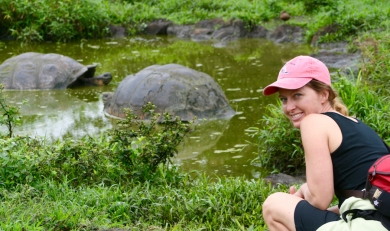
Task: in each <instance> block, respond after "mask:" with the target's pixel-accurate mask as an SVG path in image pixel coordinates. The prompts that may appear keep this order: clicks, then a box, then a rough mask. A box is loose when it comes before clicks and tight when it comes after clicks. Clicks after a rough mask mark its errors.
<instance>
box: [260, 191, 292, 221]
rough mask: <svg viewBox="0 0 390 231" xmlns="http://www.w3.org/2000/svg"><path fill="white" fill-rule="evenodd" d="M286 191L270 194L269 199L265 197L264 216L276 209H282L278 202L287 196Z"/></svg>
mask: <svg viewBox="0 0 390 231" xmlns="http://www.w3.org/2000/svg"><path fill="white" fill-rule="evenodd" d="M285 195H286V193H282V192H277V193H273V194H271V195H269V196H268V197H267V199H265V201H264V203H263V207H262V210H263V216H264V217H265V216H268V215H269V214H270V213H272V211H273V210H274V209H280V208H279V206H277V204H278V203H280V200H281V199H282V198H283V197H285Z"/></svg>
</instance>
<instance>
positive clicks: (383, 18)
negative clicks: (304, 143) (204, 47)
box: [0, 0, 390, 42]
mask: <svg viewBox="0 0 390 231" xmlns="http://www.w3.org/2000/svg"><path fill="white" fill-rule="evenodd" d="M362 9H364V10H362ZM282 10H286V11H287V12H288V13H289V14H290V15H292V16H293V18H296V19H292V20H290V21H289V22H288V23H290V24H295V25H300V26H302V27H304V28H306V29H307V39H308V41H310V40H311V38H312V37H313V36H314V34H315V33H316V32H317V31H318V30H320V29H322V28H324V27H326V26H333V27H335V28H337V31H333V32H334V33H324V38H323V39H325V40H328V41H329V40H340V39H345V38H346V37H349V36H351V35H355V34H356V33H360V32H364V31H373V30H378V29H383V28H384V27H388V26H389V20H388V18H387V16H388V13H389V11H390V6H389V5H388V2H387V1H386V0H378V1H375V4H372V1H370V0H360V1H352V0H350V1H341V2H340V1H336V0H326V1H319V0H299V1H293V2H291V1H288V0H281V1H276V0H254V1H250V0H240V1H236V0H197V1H190V0H185V1H176V0H163V1H156V0H77V1H73V0H72V1H71V0H58V1H50V0H33V1H27V0H12V1H11V0H1V1H0V18H1V19H2V20H1V21H0V31H1V34H0V37H8V36H13V37H15V38H17V39H20V40H22V41H26V42H31V41H42V40H53V41H69V40H74V39H89V38H102V37H105V36H107V35H108V34H109V30H108V26H109V25H123V26H125V27H126V28H127V29H129V31H130V33H137V32H139V31H140V30H142V28H143V26H144V25H145V23H148V22H151V21H153V20H159V19H166V20H170V21H172V22H173V23H176V24H193V23H196V22H198V21H200V20H204V19H211V18H224V19H240V20H243V21H244V22H245V23H246V25H247V26H248V28H251V27H252V26H254V25H266V26H269V25H272V23H270V22H273V21H274V19H278V17H279V14H280V12H281V11H282ZM313 18H314V19H315V20H311V19H313Z"/></svg>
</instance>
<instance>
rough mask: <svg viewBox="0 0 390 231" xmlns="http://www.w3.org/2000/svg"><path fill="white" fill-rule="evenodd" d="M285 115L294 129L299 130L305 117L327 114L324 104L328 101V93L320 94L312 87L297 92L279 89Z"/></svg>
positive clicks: (302, 88) (304, 87) (305, 87)
mask: <svg viewBox="0 0 390 231" xmlns="http://www.w3.org/2000/svg"><path fill="white" fill-rule="evenodd" d="M279 98H280V100H281V101H282V107H283V111H284V114H286V116H287V117H288V118H289V119H290V121H291V122H292V124H293V125H294V127H296V128H299V127H300V124H301V121H302V119H303V118H305V116H307V115H309V114H312V113H322V112H325V111H326V110H325V107H324V104H325V103H326V102H327V100H328V94H327V92H323V93H318V92H316V91H314V90H313V89H312V88H311V87H308V86H303V87H301V88H299V89H296V90H288V89H282V88H280V89H279Z"/></svg>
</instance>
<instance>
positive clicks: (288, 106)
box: [286, 100, 295, 111]
mask: <svg viewBox="0 0 390 231" xmlns="http://www.w3.org/2000/svg"><path fill="white" fill-rule="evenodd" d="M294 108H295V103H294V102H293V101H292V100H288V101H287V103H286V109H287V111H291V110H293V109H294Z"/></svg>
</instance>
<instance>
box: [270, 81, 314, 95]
mask: <svg viewBox="0 0 390 231" xmlns="http://www.w3.org/2000/svg"><path fill="white" fill-rule="evenodd" d="M312 79H313V78H311V77H310V78H302V77H300V78H283V79H279V80H277V81H276V82H274V83H272V84H270V85H268V86H266V87H265V88H264V90H263V94H264V95H265V96H267V95H272V94H274V93H276V92H278V91H279V88H283V89H289V90H295V89H298V88H301V87H303V86H305V85H306V84H307V83H308V82H310V81H311V80H312Z"/></svg>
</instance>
